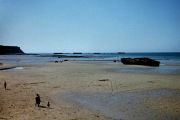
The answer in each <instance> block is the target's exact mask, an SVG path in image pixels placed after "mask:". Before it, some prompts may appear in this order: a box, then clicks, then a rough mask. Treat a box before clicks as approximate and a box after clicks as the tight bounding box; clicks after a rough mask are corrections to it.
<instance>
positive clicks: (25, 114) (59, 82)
mask: <svg viewBox="0 0 180 120" xmlns="http://www.w3.org/2000/svg"><path fill="white" fill-rule="evenodd" d="M118 67H122V66H117V65H116V64H99V63H95V64H93V63H91V64H83V63H77V62H72V61H67V62H63V63H60V64H56V63H48V64H39V65H27V66H26V65H25V66H23V68H24V69H20V70H13V71H7V72H6V71H3V72H1V71H0V80H1V81H0V84H1V86H2V85H3V81H4V80H6V81H7V88H8V89H9V90H7V91H5V90H1V91H0V95H1V96H2V98H3V99H1V100H0V105H1V107H0V108H1V109H0V111H1V112H0V115H1V116H2V117H1V118H2V119H8V120H9V119H10V120H11V119H17V120H19V119H23V120H29V119H33V120H41V119H42V120H44V119H45V120H49V119H59V118H61V119H62V120H83V119H87V120H92V119H94V120H99V119H100V120H111V119H113V118H111V117H110V116H108V115H106V114H104V113H101V112H99V111H98V112H97V111H96V110H93V109H91V110H89V109H88V108H87V107H86V106H83V107H79V106H76V105H73V104H74V103H69V102H67V101H66V100H65V101H64V100H63V99H58V101H59V103H57V101H56V100H55V99H54V95H55V96H56V94H59V92H60V93H66V92H70V93H72V92H77V93H78V92H82V91H83V92H84V94H86V93H97V92H99V93H103V92H111V91H112V87H111V83H110V81H112V86H113V92H115V93H116V92H118V93H119V92H123V91H131V92H133V91H134V92H135V91H138V90H140V91H146V90H154V89H164V88H167V89H178V90H179V89H180V81H179V78H180V75H159V74H153V75H149V74H147V75H146V74H145V75H144V74H132V73H116V72H113V71H107V69H114V68H118ZM100 80H102V81H100ZM103 80H104V81H103ZM1 89H3V88H2V87H1ZM36 93H39V94H40V96H41V99H42V105H43V106H44V108H36V107H35V106H34V98H35V95H36ZM99 96H100V95H99ZM90 97H91V96H90ZM60 98H61V96H60ZM163 98H164V97H163ZM100 99H101V98H100ZM114 99H115V98H114ZM82 100H83V99H82ZM47 101H50V104H51V108H50V109H49V108H46V104H47ZM150 101H151V102H148V107H150V108H151V109H155V111H156V112H157V113H158V111H163V112H162V113H161V114H160V115H162V116H164V113H169V116H170V117H172V118H179V116H177V113H178V114H179V113H180V111H179V109H180V106H177V107H175V106H174V105H175V104H177V105H178V101H180V98H179V97H178V96H173V97H172V98H170V99H167V100H166V99H165V101H164V100H163V99H162V101H164V102H163V103H166V104H165V105H161V104H160V103H159V102H160V101H158V99H154V100H150ZM153 101H154V102H153ZM97 106H98V104H97ZM134 106H136V105H134ZM167 106H168V109H167V110H166V111H164V110H165V107H167ZM153 107H155V108H153ZM141 108H142V109H143V107H141ZM114 109H115V108H114ZM176 111H177V112H176ZM138 114H139V113H138ZM167 115H168V114H167ZM136 118H138V117H136ZM120 119H121V118H120Z"/></svg>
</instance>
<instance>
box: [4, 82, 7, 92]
mask: <svg viewBox="0 0 180 120" xmlns="http://www.w3.org/2000/svg"><path fill="white" fill-rule="evenodd" d="M6 87H7V83H6V82H4V89H5V90H6Z"/></svg>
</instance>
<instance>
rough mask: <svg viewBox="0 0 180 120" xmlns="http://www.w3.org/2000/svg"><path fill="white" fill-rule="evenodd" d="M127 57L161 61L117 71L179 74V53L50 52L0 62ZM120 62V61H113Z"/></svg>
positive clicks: (20, 63)
mask: <svg viewBox="0 0 180 120" xmlns="http://www.w3.org/2000/svg"><path fill="white" fill-rule="evenodd" d="M127 57H132V58H135V57H148V58H152V59H155V60H158V61H160V62H161V64H160V67H144V68H143V67H142V68H141V67H124V68H119V69H118V70H116V71H119V72H133V73H134V72H137V73H138V72H140V73H141V72H145V73H153V72H155V73H163V74H168V73H170V74H180V53H125V54H118V53H95V54H93V53H83V54H50V53H43V54H38V55H0V63H10V64H16V65H27V64H43V63H48V62H54V61H60V60H71V61H103V62H106V61H107V63H109V62H112V60H120V59H121V58H127ZM115 64H122V63H119V62H118V63H115Z"/></svg>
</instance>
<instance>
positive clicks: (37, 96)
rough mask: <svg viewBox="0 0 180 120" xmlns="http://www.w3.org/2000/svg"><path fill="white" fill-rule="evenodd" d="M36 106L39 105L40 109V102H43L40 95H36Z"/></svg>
mask: <svg viewBox="0 0 180 120" xmlns="http://www.w3.org/2000/svg"><path fill="white" fill-rule="evenodd" d="M35 99H36V105H38V107H39V106H40V102H41V98H40V96H39V94H36V98H35Z"/></svg>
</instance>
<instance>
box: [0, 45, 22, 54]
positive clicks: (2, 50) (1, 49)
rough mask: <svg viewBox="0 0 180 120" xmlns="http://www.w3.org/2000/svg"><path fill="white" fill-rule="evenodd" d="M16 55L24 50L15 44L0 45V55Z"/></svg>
mask: <svg viewBox="0 0 180 120" xmlns="http://www.w3.org/2000/svg"><path fill="white" fill-rule="evenodd" d="M14 54H15V55H16V54H24V52H23V51H22V50H21V49H20V47H17V46H3V45H0V55H14Z"/></svg>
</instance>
